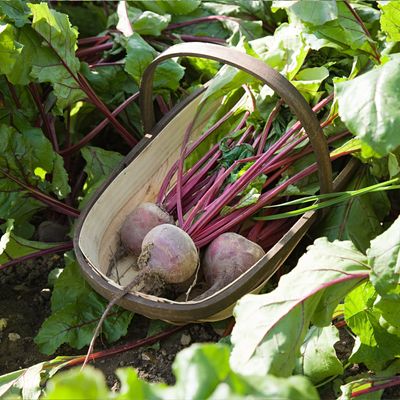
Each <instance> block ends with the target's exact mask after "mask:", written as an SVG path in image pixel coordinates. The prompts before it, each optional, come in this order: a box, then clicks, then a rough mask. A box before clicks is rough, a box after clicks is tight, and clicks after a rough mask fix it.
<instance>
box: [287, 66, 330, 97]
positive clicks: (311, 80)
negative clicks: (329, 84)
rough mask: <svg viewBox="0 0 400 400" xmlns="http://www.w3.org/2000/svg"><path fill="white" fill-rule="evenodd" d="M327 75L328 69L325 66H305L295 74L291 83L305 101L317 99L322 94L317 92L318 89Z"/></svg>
mask: <svg viewBox="0 0 400 400" xmlns="http://www.w3.org/2000/svg"><path fill="white" fill-rule="evenodd" d="M328 76H329V71H328V69H327V68H325V67H315V68H305V69H302V70H301V71H300V72H299V73H298V74H297V75H296V76H295V79H294V80H292V83H293V85H294V86H295V88H296V89H297V90H298V91H299V92H300V93H301V94H302V95H303V96H304V97H305V99H306V100H307V102H311V101H317V100H318V99H319V97H320V95H321V94H322V93H318V89H319V87H320V86H321V83H322V81H324V80H325V79H326V78H327V77H328Z"/></svg>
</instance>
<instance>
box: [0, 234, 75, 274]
mask: <svg viewBox="0 0 400 400" xmlns="http://www.w3.org/2000/svg"><path fill="white" fill-rule="evenodd" d="M73 247H74V244H73V242H72V241H71V242H67V243H63V244H59V245H57V246H54V247H50V248H48V249H44V250H39V251H35V252H34V253H30V254H27V255H26V256H22V257H18V258H14V259H12V260H10V261H7V262H5V263H4V264H1V265H0V271H1V270H3V269H5V268H7V267H11V266H12V265H16V264H20V263H22V262H25V261H28V260H31V259H33V258H36V257H42V256H45V255H46V254H55V253H61V252H64V251H68V250H71V249H73Z"/></svg>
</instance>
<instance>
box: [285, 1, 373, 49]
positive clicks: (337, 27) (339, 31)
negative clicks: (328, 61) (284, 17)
mask: <svg viewBox="0 0 400 400" xmlns="http://www.w3.org/2000/svg"><path fill="white" fill-rule="evenodd" d="M306 3H308V2H307V1H302V2H301V4H303V5H304V4H306ZM324 3H325V2H324ZM336 7H337V18H336V19H333V20H331V21H327V22H325V23H324V24H323V25H312V24H310V23H307V22H303V21H302V20H301V19H299V18H298V17H297V16H296V14H294V13H290V20H291V22H292V23H294V24H295V25H297V26H298V29H300V30H301V31H302V34H303V36H304V39H305V41H306V43H307V44H308V45H309V46H310V47H311V48H312V49H313V50H320V49H321V48H323V47H331V48H334V49H337V50H339V51H341V52H342V53H344V54H349V55H351V56H355V55H361V54H365V55H368V56H373V55H374V51H373V49H372V47H371V43H373V40H372V39H370V37H369V36H367V35H366V34H365V32H364V30H363V28H362V27H361V26H360V24H359V23H358V21H357V20H356V19H355V18H354V16H353V14H352V13H351V11H350V10H349V9H348V8H347V6H346V4H345V3H344V2H336ZM318 8H319V7H318Z"/></svg>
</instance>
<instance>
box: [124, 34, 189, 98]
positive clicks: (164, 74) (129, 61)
mask: <svg viewBox="0 0 400 400" xmlns="http://www.w3.org/2000/svg"><path fill="white" fill-rule="evenodd" d="M124 46H125V48H126V63H125V71H126V72H127V73H128V74H129V75H130V76H132V78H133V79H134V80H135V82H136V83H137V84H138V85H139V83H140V80H141V78H142V75H143V72H144V70H145V69H146V67H147V66H148V65H149V64H150V63H151V62H152V61H153V59H154V58H155V57H156V56H157V51H156V50H155V49H153V47H151V46H150V45H149V44H147V42H146V41H145V40H143V39H142V38H141V37H140V35H139V34H137V33H133V34H132V35H131V36H130V37H129V39H127V41H126V42H125V43H124ZM183 75H184V68H183V67H182V66H180V65H179V64H178V63H176V62H175V61H173V60H167V61H165V62H163V63H162V64H161V65H160V66H159V67H158V68H157V70H156V72H155V75H154V89H155V90H160V89H172V90H176V89H177V88H178V86H179V81H180V80H181V79H182V77H183Z"/></svg>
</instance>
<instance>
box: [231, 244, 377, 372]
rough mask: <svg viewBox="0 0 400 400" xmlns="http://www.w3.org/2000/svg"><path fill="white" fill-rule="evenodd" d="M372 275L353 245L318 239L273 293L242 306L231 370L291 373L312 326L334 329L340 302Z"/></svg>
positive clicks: (252, 298) (238, 307) (253, 297)
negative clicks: (334, 316) (312, 323)
mask: <svg viewBox="0 0 400 400" xmlns="http://www.w3.org/2000/svg"><path fill="white" fill-rule="evenodd" d="M368 272H369V270H368V267H367V265H366V257H365V256H364V255H363V254H361V253H360V252H358V251H357V250H356V249H355V247H354V246H353V245H352V244H351V243H350V242H339V241H335V242H333V243H329V242H328V241H327V239H326V238H320V239H317V240H316V241H315V242H314V245H312V246H310V247H309V248H308V251H307V253H305V254H304V255H303V256H302V257H301V258H300V260H299V262H298V264H297V266H296V267H295V268H294V269H293V270H292V271H291V272H290V273H288V274H287V275H285V276H283V277H282V278H281V279H280V281H279V285H278V287H277V288H276V289H275V290H274V291H272V292H270V293H267V294H263V295H246V296H245V297H243V298H242V299H241V300H239V302H238V303H237V305H236V307H235V309H234V314H235V317H236V325H235V327H234V329H233V332H232V344H233V351H232V355H231V366H232V368H233V369H234V370H235V371H236V372H239V373H242V374H244V375H252V374H254V375H263V374H267V373H272V374H274V375H277V376H288V375H290V374H291V373H292V371H293V368H294V367H295V362H296V358H297V355H298V352H299V349H300V346H301V345H302V343H303V340H304V338H305V335H306V333H307V330H308V326H309V324H310V322H311V321H313V322H314V324H316V325H317V326H326V325H329V324H330V322H331V317H332V313H333V311H334V309H335V307H336V306H337V304H338V303H339V302H340V300H341V299H342V298H343V297H344V296H345V295H346V294H347V293H348V292H349V291H350V290H351V289H352V288H353V287H354V286H356V285H357V284H358V283H360V282H361V281H362V280H363V279H365V278H366V277H367V276H368Z"/></svg>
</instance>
